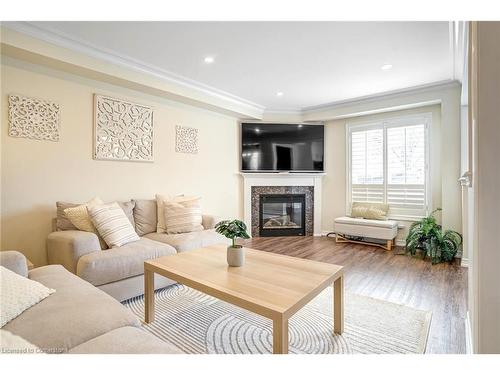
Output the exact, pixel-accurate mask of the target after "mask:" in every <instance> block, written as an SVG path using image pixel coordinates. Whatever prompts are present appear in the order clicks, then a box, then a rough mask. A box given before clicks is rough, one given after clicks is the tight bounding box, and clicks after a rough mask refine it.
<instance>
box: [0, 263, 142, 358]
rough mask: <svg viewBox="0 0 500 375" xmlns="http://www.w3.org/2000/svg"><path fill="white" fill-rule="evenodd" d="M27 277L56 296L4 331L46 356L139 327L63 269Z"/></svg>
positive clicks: (39, 271) (101, 294) (38, 270)
mask: <svg viewBox="0 0 500 375" xmlns="http://www.w3.org/2000/svg"><path fill="white" fill-rule="evenodd" d="M29 277H30V279H32V280H35V281H38V282H39V283H41V284H43V285H45V286H46V287H48V288H52V289H55V290H57V292H56V293H54V294H52V295H50V296H49V297H47V298H45V299H44V300H43V301H41V302H40V303H38V304H36V305H35V306H33V307H31V308H29V309H28V310H26V311H25V312H24V313H22V314H21V315H19V316H18V317H17V318H16V319H14V320H11V321H10V322H9V323H7V324H6V325H5V326H4V329H6V330H8V331H10V332H11V333H13V334H15V335H18V336H21V337H23V338H24V339H26V340H28V341H29V342H31V343H32V344H34V345H36V346H38V347H39V348H41V349H42V350H44V351H46V352H56V353H57V352H66V351H67V350H69V349H71V348H73V347H75V346H77V345H80V344H82V343H83V342H85V341H88V340H91V339H93V338H95V337H97V336H100V335H102V334H104V333H106V332H109V331H111V330H113V329H116V328H120V327H125V326H135V327H139V326H140V322H139V319H137V317H136V316H134V315H133V314H132V313H131V312H130V311H129V310H127V309H124V308H123V306H122V305H121V304H120V303H119V302H118V301H116V300H115V299H114V298H113V297H111V296H108V295H107V294H106V293H104V292H103V291H101V290H99V289H97V288H95V287H94V286H92V285H91V284H89V283H87V282H85V281H84V280H82V279H80V278H79V277H78V276H75V275H73V274H72V273H71V272H69V271H67V270H66V269H65V268H64V267H63V266H60V265H51V266H44V267H39V268H35V269H34V270H32V271H30V273H29Z"/></svg>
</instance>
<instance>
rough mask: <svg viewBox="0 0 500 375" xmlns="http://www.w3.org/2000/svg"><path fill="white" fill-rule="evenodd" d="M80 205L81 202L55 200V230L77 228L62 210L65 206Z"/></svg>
mask: <svg viewBox="0 0 500 375" xmlns="http://www.w3.org/2000/svg"><path fill="white" fill-rule="evenodd" d="M80 205H81V203H68V202H56V208H57V218H56V228H57V230H77V229H78V228H77V227H75V226H74V225H73V223H72V222H71V221H70V220H69V219H68V217H67V216H66V214H65V213H64V210H65V209H66V208H73V207H76V206H80Z"/></svg>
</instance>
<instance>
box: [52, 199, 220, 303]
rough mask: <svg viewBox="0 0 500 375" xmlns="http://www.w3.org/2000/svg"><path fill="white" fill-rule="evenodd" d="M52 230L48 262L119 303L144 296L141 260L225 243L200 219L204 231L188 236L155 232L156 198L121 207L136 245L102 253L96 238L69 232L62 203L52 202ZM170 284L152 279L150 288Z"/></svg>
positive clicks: (208, 219)
mask: <svg viewBox="0 0 500 375" xmlns="http://www.w3.org/2000/svg"><path fill="white" fill-rule="evenodd" d="M57 205H58V219H57V221H56V228H55V229H56V231H55V232H53V233H51V234H50V235H49V236H48V238H47V251H48V260H49V264H61V265H63V266H64V267H65V268H66V269H67V270H68V271H70V272H72V273H74V274H76V275H77V276H79V277H81V278H82V279H84V280H86V281H88V282H89V283H91V284H92V285H94V286H97V287H98V288H99V289H101V290H103V291H105V292H106V293H108V294H109V295H111V296H113V297H114V298H116V299H117V300H119V301H124V300H126V299H129V298H132V297H135V296H138V295H141V294H143V293H144V280H143V274H144V261H145V260H148V259H154V258H158V257H161V256H167V255H172V254H176V253H177V252H182V251H189V250H192V249H196V248H199V247H203V246H208V245H213V244H216V243H221V242H226V239H225V238H224V237H223V236H221V235H219V234H217V233H216V232H215V230H214V229H213V228H214V226H215V224H216V223H217V221H218V220H217V218H216V217H215V216H211V215H203V220H202V226H203V228H204V230H202V231H198V232H191V233H180V234H167V233H157V232H156V227H157V211H156V210H157V208H156V207H157V206H156V200H154V199H151V200H132V201H130V202H125V203H121V204H120V205H121V206H122V208H123V209H124V211H125V213H126V214H127V216H128V217H129V220H130V221H131V222H132V224H133V226H134V227H135V230H136V232H137V234H138V235H139V236H140V238H141V239H140V240H139V241H135V242H130V243H128V244H126V245H123V246H121V247H116V248H112V249H102V248H101V245H100V243H99V240H98V237H97V235H96V234H94V233H91V232H83V231H79V230H75V229H74V228H71V226H70V224H68V222H67V220H65V218H64V217H62V215H61V208H62V207H64V205H69V204H65V203H62V202H58V204H57ZM172 283H173V281H171V280H169V279H166V278H163V277H161V276H156V278H155V287H156V288H157V289H159V288H163V287H165V286H168V285H170V284H172Z"/></svg>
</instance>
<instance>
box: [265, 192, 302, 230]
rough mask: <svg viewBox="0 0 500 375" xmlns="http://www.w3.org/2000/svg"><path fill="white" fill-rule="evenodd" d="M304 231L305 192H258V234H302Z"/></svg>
mask: <svg viewBox="0 0 500 375" xmlns="http://www.w3.org/2000/svg"><path fill="white" fill-rule="evenodd" d="M305 233H306V195H305V194H260V196H259V235H260V236H262V237H272V236H304V235H305Z"/></svg>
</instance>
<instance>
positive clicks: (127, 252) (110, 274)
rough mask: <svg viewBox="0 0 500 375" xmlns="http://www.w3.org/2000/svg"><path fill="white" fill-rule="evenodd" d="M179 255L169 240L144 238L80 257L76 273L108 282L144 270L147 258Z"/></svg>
mask: <svg viewBox="0 0 500 375" xmlns="http://www.w3.org/2000/svg"><path fill="white" fill-rule="evenodd" d="M172 254H176V251H175V249H174V248H173V247H172V246H169V245H167V244H165V243H161V242H157V241H152V240H150V239H148V238H141V239H140V240H139V241H135V242H129V243H128V244H126V245H123V246H121V247H114V248H111V249H109V250H106V251H96V252H93V253H90V254H86V255H84V256H82V257H81V258H80V259H79V260H78V265H77V267H76V274H77V275H78V276H80V277H81V278H82V279H84V280H87V281H88V282H89V283H91V284H93V285H96V286H98V285H102V284H107V283H110V282H113V281H117V280H122V279H125V278H128V277H132V276H137V275H142V274H143V273H144V261H145V260H149V259H155V258H158V257H162V256H166V255H172Z"/></svg>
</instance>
